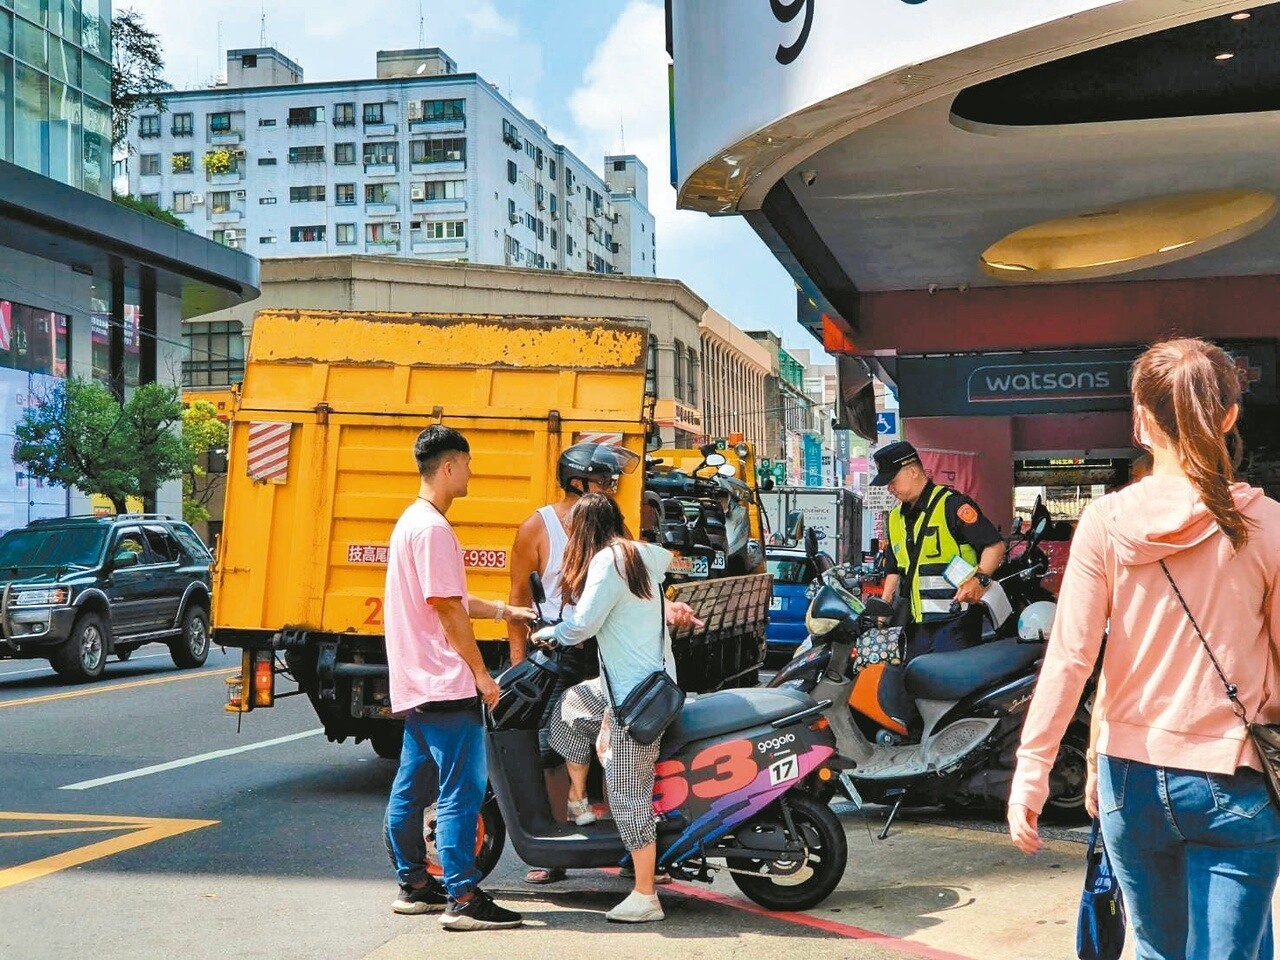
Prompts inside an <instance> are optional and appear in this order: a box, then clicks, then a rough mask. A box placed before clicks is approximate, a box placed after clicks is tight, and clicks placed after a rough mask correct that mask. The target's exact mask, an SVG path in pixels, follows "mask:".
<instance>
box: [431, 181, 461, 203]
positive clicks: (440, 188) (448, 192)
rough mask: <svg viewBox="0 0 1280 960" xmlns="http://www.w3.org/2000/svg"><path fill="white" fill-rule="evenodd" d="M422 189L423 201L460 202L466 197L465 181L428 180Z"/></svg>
mask: <svg viewBox="0 0 1280 960" xmlns="http://www.w3.org/2000/svg"><path fill="white" fill-rule="evenodd" d="M422 188H423V189H422V198H423V199H424V200H461V199H463V198H464V197H466V195H467V194H466V189H467V181H465V180H428V181H427V182H426V183H424V184H422Z"/></svg>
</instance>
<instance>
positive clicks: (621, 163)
mask: <svg viewBox="0 0 1280 960" xmlns="http://www.w3.org/2000/svg"><path fill="white" fill-rule="evenodd" d="M626 169H627V161H625V160H615V161H613V172H614V173H622V172H623V171H624V170H626Z"/></svg>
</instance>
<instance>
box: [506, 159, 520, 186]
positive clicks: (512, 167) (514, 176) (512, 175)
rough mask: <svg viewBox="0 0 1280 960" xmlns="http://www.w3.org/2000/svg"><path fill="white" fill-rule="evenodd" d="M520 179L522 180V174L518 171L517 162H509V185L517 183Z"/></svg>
mask: <svg viewBox="0 0 1280 960" xmlns="http://www.w3.org/2000/svg"><path fill="white" fill-rule="evenodd" d="M518 179H520V174H519V172H518V170H517V169H516V162H515V161H514V160H508V161H507V183H515V182H516V181H517V180H518Z"/></svg>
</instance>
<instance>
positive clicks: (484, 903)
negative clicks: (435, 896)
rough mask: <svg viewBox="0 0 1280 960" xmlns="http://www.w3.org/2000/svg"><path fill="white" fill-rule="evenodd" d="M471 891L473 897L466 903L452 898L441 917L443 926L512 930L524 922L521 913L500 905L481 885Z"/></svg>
mask: <svg viewBox="0 0 1280 960" xmlns="http://www.w3.org/2000/svg"><path fill="white" fill-rule="evenodd" d="M471 893H472V896H471V899H470V900H468V901H467V902H466V903H459V902H458V901H456V900H454V899H452V898H450V900H449V906H448V908H447V909H446V910H445V912H444V916H443V917H441V918H440V925H441V926H442V927H444V928H445V929H446V930H510V929H511V928H513V927H518V926H520V925H521V924H522V923H524V918H523V917H522V916H520V914H518V913H516V912H515V911H514V910H508V909H506V908H505V907H500V906H498V905H497V904H496V903H494V902H493V898H492V897H490V896H489V895H488V894H487V893H485V892H484V891H483V890H481V889H480V888H479V887H475V888H474V889H473V890H472V891H471Z"/></svg>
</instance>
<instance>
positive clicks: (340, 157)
mask: <svg viewBox="0 0 1280 960" xmlns="http://www.w3.org/2000/svg"><path fill="white" fill-rule="evenodd" d="M333 162H334V163H355V162H356V145H355V144H354V143H335V144H334V145H333Z"/></svg>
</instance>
